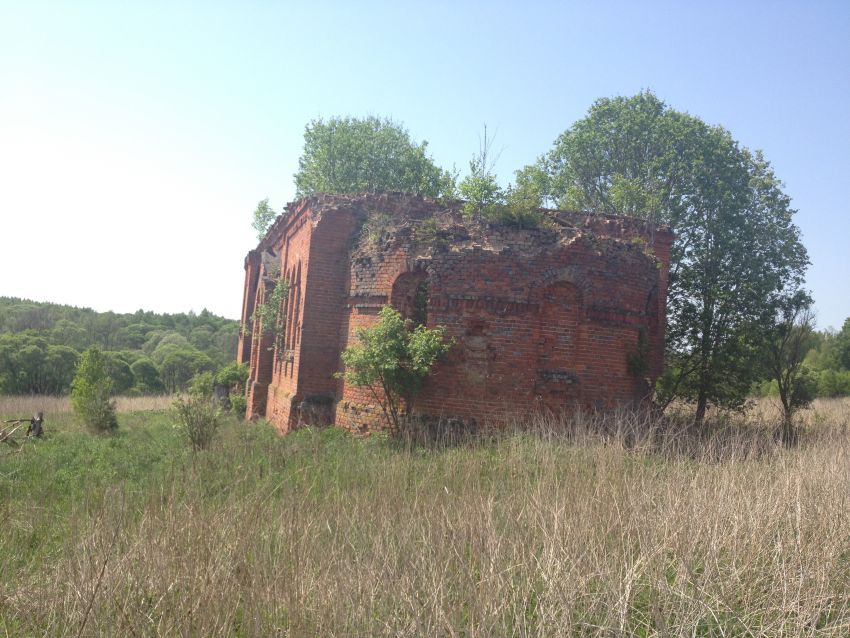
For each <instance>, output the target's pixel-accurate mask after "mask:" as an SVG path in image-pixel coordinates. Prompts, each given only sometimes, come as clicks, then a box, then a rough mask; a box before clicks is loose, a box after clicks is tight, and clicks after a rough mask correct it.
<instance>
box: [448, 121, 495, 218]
mask: <svg viewBox="0 0 850 638" xmlns="http://www.w3.org/2000/svg"><path fill="white" fill-rule="evenodd" d="M492 146H493V138H490V137H488V136H487V127H486V126H485V127H484V138H483V139H482V140H481V141H480V143H479V146H478V153H476V154H475V155H474V156H473V157H472V159H471V160H470V161H469V174H467V176H466V177H464V178H463V180H462V181H461V182H460V185H459V187H458V190H459V191H460V195H461V197H462V198H463V199H465V200H466V201H465V202H464V205H463V212H464V215H466V216H467V217H470V218H472V219H474V220H476V221H481V219H482V218H488V217H493V216H495V215H496V210H497V209H498V208H499V207H502V206H504V204H505V191H504V190H503V189H502V187H501V186H499V181H498V179H496V174H495V173H494V172H493V169H494V167H495V164H496V161H497V160H498V157H493V151H492Z"/></svg>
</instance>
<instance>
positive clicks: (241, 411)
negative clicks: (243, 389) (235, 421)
mask: <svg viewBox="0 0 850 638" xmlns="http://www.w3.org/2000/svg"><path fill="white" fill-rule="evenodd" d="M247 410H248V400H247V399H246V398H245V395H244V394H234V395H232V396H231V397H230V411H231V412H232V413H233V414H234V415H235V416H237V417H239V418H240V419H244V418H245V412H246V411H247Z"/></svg>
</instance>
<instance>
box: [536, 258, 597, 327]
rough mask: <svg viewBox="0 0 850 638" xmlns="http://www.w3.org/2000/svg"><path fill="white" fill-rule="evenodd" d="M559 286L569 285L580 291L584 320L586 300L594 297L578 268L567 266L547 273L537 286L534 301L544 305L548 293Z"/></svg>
mask: <svg viewBox="0 0 850 638" xmlns="http://www.w3.org/2000/svg"><path fill="white" fill-rule="evenodd" d="M557 284H569V285H570V286H572V287H573V288H575V290H576V291H578V294H579V304H580V306H579V310H580V315H581V317H582V319H584V318H585V316H586V308H585V303H584V300H585V299H590V298H592V297H593V290H592V289H591V286H590V282H589V281H588V279H587V277H586V276H585V274H584V273H583V272H582V270H581V269H580V268H577V267H576V266H565V267H563V268H553V269H551V270H548V271H546V272H545V273H544V274H543V277H541V278H540V281H539V282H538V284H537V287H536V289H535V294H534V295H533V296H532V297H533V301H536V302H537V303H542V298H543V296H544V294H546V291H547V290H548V289H549V288H551V287H552V286H554V285H557Z"/></svg>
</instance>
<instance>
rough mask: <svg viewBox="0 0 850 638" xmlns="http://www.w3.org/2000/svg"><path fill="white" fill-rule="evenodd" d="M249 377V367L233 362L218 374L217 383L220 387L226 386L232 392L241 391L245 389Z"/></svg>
mask: <svg viewBox="0 0 850 638" xmlns="http://www.w3.org/2000/svg"><path fill="white" fill-rule="evenodd" d="M248 375H249V370H248V366H247V365H245V364H244V363H239V362H237V361H231V362H230V363H228V364H227V365H226V366H224V367H223V368H221V369H220V370H219V371H218V372H217V373H216V375H215V382H216V383H217V384H218V385H226V386H227V387H228V388H230V389H231V390H236V389H241V388H244V387H245V382H246V381H247V380H248Z"/></svg>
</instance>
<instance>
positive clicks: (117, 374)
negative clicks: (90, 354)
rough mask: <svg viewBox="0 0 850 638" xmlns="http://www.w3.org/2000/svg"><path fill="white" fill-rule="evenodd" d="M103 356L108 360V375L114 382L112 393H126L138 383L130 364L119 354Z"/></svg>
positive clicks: (105, 353) (109, 353) (107, 353)
mask: <svg viewBox="0 0 850 638" xmlns="http://www.w3.org/2000/svg"><path fill="white" fill-rule="evenodd" d="M103 356H104V357H105V358H106V374H107V375H109V378H110V379H111V380H112V392H113V393H114V394H124V393H126V392H127V391H128V390H129V389H130V388H132V387H133V386H134V385H135V383H136V378H135V377H134V376H133V370H132V368H131V367H130V364H129V363H127V361H126V360H125V358H124V357H122V356H120V354H119V353H118V352H104V353H103Z"/></svg>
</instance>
